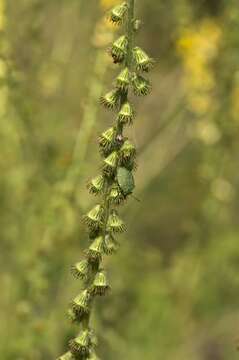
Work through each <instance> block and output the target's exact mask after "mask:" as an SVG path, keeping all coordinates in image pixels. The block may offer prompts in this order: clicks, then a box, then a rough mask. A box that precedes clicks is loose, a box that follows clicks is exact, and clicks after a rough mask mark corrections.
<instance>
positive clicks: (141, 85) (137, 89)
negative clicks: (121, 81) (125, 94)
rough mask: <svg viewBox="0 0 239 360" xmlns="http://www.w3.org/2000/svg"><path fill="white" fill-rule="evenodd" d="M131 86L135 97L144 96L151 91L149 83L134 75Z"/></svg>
mask: <svg viewBox="0 0 239 360" xmlns="http://www.w3.org/2000/svg"><path fill="white" fill-rule="evenodd" d="M132 85H133V91H134V94H135V95H137V96H146V95H148V94H149V93H150V91H151V85H150V82H149V81H148V80H146V79H144V78H143V77H142V76H140V75H137V74H134V76H133V78H132Z"/></svg>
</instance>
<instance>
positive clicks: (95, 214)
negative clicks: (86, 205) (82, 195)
mask: <svg viewBox="0 0 239 360" xmlns="http://www.w3.org/2000/svg"><path fill="white" fill-rule="evenodd" d="M103 216H104V209H103V208H102V206H101V205H96V206H95V207H94V208H93V209H92V210H90V211H89V212H88V213H87V214H86V215H85V216H84V217H83V220H84V221H85V223H86V224H87V225H88V226H89V228H90V229H92V230H96V229H98V228H99V227H100V226H101V225H102V220H103Z"/></svg>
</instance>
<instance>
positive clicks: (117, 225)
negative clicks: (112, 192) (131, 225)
mask: <svg viewBox="0 0 239 360" xmlns="http://www.w3.org/2000/svg"><path fill="white" fill-rule="evenodd" d="M107 230H108V231H109V232H110V233H111V232H112V233H114V232H115V233H119V232H123V231H125V230H126V227H125V224H124V222H123V220H121V218H120V217H119V216H118V214H117V212H116V210H112V211H111V214H110V216H109V218H108V222H107Z"/></svg>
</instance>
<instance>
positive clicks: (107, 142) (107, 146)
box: [99, 127, 116, 154]
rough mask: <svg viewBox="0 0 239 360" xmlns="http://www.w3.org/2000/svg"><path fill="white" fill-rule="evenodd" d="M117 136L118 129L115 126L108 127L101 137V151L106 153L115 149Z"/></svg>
mask: <svg viewBox="0 0 239 360" xmlns="http://www.w3.org/2000/svg"><path fill="white" fill-rule="evenodd" d="M115 137H116V130H115V128H114V127H111V128H109V129H107V130H106V131H104V132H103V133H102V134H101V136H100V138H99V144H100V151H101V153H103V154H105V153H109V152H111V151H112V150H113V148H114V146H115Z"/></svg>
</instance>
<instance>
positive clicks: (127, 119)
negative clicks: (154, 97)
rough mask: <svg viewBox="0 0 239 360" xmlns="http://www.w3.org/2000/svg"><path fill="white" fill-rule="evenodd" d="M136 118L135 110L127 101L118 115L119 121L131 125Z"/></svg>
mask: <svg viewBox="0 0 239 360" xmlns="http://www.w3.org/2000/svg"><path fill="white" fill-rule="evenodd" d="M133 118H134V110H133V108H132V106H131V105H130V103H129V102H128V101H127V102H125V103H124V104H123V105H122V107H121V109H120V111H119V113H118V121H119V122H120V123H121V124H131V123H132V121H133Z"/></svg>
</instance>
